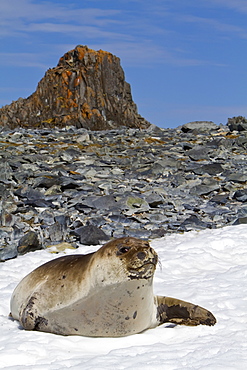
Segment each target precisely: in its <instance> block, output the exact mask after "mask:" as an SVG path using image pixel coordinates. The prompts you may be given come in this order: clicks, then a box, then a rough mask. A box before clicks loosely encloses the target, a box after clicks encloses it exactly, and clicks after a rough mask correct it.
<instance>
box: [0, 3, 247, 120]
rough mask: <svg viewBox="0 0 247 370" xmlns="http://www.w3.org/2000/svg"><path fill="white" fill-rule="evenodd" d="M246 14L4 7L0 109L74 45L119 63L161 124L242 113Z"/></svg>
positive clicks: (207, 8) (144, 107)
mask: <svg viewBox="0 0 247 370" xmlns="http://www.w3.org/2000/svg"><path fill="white" fill-rule="evenodd" d="M246 16H247V0H186V1H185V0H152V1H150V0H117V1H116V0H114V1H108V0H95V1H94V0H90V1H89V0H88V1H80V0H72V1H68V0H47V1H42V0H6V1H3V0H2V1H1V2H0V45H1V48H0V71H1V72H0V77H1V78H0V107H1V106H3V105H5V104H9V103H11V102H12V101H13V100H17V99H18V98H19V97H28V96H29V95H30V94H31V93H32V92H34V91H35V89H36V86H37V84H38V82H39V80H40V79H41V78H42V77H43V76H44V74H45V71H46V70H47V69H48V68H52V67H54V66H56V64H57V62H58V60H59V58H60V57H61V56H62V55H63V54H64V53H65V52H67V51H68V50H71V49H73V48H74V47H75V46H76V45H79V44H81V45H88V46H89V47H90V48H92V49H95V50H99V49H103V50H106V51H109V52H111V53H113V54H115V55H117V56H118V57H120V59H121V65H122V67H123V69H124V71H125V77H126V81H127V82H129V83H130V84H131V88H132V95H133V99H134V101H135V103H136V104H137V106H138V110H139V113H140V114H141V115H142V116H144V117H145V118H146V119H147V120H149V121H150V122H151V123H154V124H156V125H158V126H159V127H177V126H179V125H181V124H184V123H186V122H190V121H196V120H210V121H214V122H215V123H217V124H219V123H223V124H225V123H227V119H228V117H233V116H238V115H243V116H247V94H246V92H247V67H246V60H247V22H246Z"/></svg>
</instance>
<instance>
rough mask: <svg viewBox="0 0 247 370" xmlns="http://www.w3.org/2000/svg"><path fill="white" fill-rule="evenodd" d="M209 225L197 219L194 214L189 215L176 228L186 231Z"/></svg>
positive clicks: (209, 225)
mask: <svg viewBox="0 0 247 370" xmlns="http://www.w3.org/2000/svg"><path fill="white" fill-rule="evenodd" d="M211 227H212V225H211V224H209V223H206V222H203V221H201V220H199V218H198V217H197V216H196V215H191V216H190V217H189V218H187V219H186V220H184V222H182V223H181V224H180V225H179V227H178V230H183V231H188V230H193V229H206V228H211Z"/></svg>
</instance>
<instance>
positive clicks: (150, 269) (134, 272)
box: [129, 261, 156, 279]
mask: <svg viewBox="0 0 247 370" xmlns="http://www.w3.org/2000/svg"><path fill="white" fill-rule="evenodd" d="M155 268H156V263H155V262H153V261H148V262H145V263H143V264H142V265H141V266H139V267H136V268H135V269H133V268H132V269H129V277H130V279H150V278H151V277H152V276H153V274H154V271H155Z"/></svg>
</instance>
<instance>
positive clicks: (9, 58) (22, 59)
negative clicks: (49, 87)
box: [0, 53, 48, 69]
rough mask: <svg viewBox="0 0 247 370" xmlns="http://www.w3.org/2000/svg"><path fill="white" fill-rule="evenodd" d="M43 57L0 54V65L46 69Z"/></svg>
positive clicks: (39, 55)
mask: <svg viewBox="0 0 247 370" xmlns="http://www.w3.org/2000/svg"><path fill="white" fill-rule="evenodd" d="M42 60H44V56H43V55H42V54H38V53H0V65H5V66H15V67H35V68H42V69H47V68H48V66H47V64H46V63H45V62H42Z"/></svg>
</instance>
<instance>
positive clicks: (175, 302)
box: [156, 296, 216, 326]
mask: <svg viewBox="0 0 247 370" xmlns="http://www.w3.org/2000/svg"><path fill="white" fill-rule="evenodd" d="M156 305H157V320H158V321H159V325H161V324H163V323H165V322H171V323H174V324H178V325H188V326H196V325H200V324H202V325H210V326H211V325H214V324H215V323H216V319H215V317H214V315H213V314H212V313H211V312H210V311H208V310H206V309H205V308H202V307H200V306H196V305H194V304H192V303H189V302H185V301H181V300H180V299H176V298H171V297H161V296H156Z"/></svg>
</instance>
